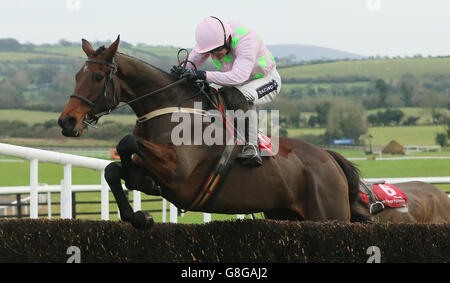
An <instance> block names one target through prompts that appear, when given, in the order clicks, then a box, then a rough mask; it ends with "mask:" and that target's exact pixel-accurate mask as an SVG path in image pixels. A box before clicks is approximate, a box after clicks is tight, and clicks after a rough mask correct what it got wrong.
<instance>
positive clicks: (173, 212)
mask: <svg viewBox="0 0 450 283" xmlns="http://www.w3.org/2000/svg"><path fill="white" fill-rule="evenodd" d="M170 223H178V208H177V207H176V206H175V205H173V204H172V203H170Z"/></svg>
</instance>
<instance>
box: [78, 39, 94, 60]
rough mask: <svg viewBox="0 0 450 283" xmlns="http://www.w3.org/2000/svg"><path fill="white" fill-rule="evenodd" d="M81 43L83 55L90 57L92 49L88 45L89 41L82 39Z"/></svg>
mask: <svg viewBox="0 0 450 283" xmlns="http://www.w3.org/2000/svg"><path fill="white" fill-rule="evenodd" d="M81 42H82V44H81V47H82V48H83V51H84V53H86V55H87V56H88V57H90V56H91V55H92V53H94V48H92V45H91V44H90V43H89V41H87V40H86V39H84V38H83V39H81Z"/></svg>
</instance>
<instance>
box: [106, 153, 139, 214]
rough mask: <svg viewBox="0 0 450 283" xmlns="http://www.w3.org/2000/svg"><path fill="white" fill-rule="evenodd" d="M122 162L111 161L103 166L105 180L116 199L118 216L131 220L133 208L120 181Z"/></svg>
mask: <svg viewBox="0 0 450 283" xmlns="http://www.w3.org/2000/svg"><path fill="white" fill-rule="evenodd" d="M121 176H122V164H121V163H120V162H112V163H110V164H108V166H106V168H105V180H106V182H107V183H108V185H109V187H110V189H111V191H112V193H113V195H114V198H115V199H116V203H117V206H118V207H119V211H120V218H121V219H122V220H123V221H128V222H131V219H132V217H133V209H132V208H131V206H130V204H129V203H128V200H127V198H126V197H125V194H124V192H123V188H122V183H121V181H120V180H121Z"/></svg>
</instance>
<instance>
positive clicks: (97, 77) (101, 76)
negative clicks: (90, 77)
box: [95, 74, 103, 82]
mask: <svg viewBox="0 0 450 283" xmlns="http://www.w3.org/2000/svg"><path fill="white" fill-rule="evenodd" d="M95 80H96V81H98V82H101V81H102V80H103V75H101V74H97V75H95Z"/></svg>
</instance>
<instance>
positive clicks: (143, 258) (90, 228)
mask: <svg viewBox="0 0 450 283" xmlns="http://www.w3.org/2000/svg"><path fill="white" fill-rule="evenodd" d="M449 239H450V224H440V225H425V224H423V225H422V224H420V225H418V224H363V223H352V224H348V223H340V222H325V223H318V222H289V221H268V220H237V221H216V222H210V223H207V224H172V223H156V224H155V225H154V227H153V228H152V229H151V230H147V231H140V230H136V229H134V228H133V227H132V226H131V225H129V224H128V223H124V222H118V221H87V220H46V219H38V220H31V219H16V220H1V221H0V262H66V261H67V260H68V259H69V258H70V257H71V253H70V250H69V253H68V249H69V247H71V246H76V247H77V248H78V249H79V251H80V253H79V255H80V261H81V262H83V263H84V262H164V263H173V262H177V263H181V262H183V263H192V262H207V263H211V262H212V263H217V262H218V263H241V262H245V263H273V262H276V263H297V262H300V263H303V262H360V263H364V262H367V260H368V259H369V258H370V257H371V255H372V254H371V252H370V251H371V249H369V247H371V246H376V247H378V248H379V251H380V253H379V255H380V257H379V259H380V261H381V262H450V240H449ZM368 249H369V254H368Z"/></svg>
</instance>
